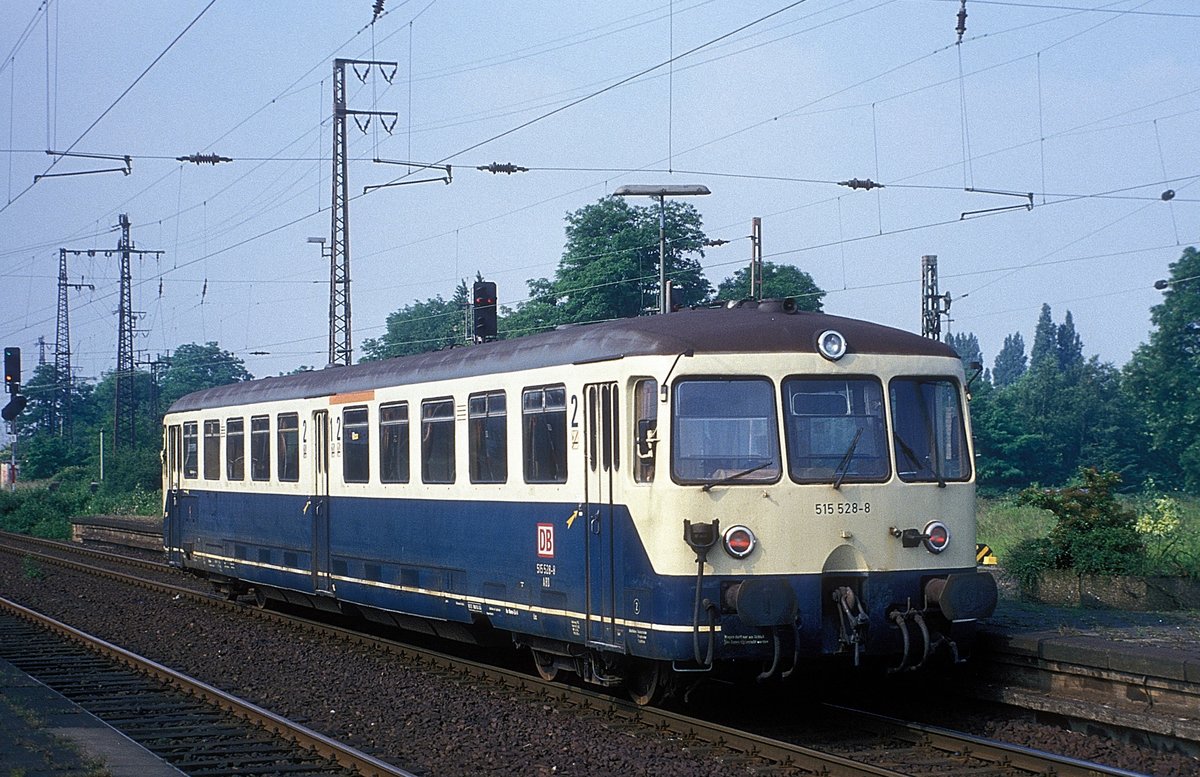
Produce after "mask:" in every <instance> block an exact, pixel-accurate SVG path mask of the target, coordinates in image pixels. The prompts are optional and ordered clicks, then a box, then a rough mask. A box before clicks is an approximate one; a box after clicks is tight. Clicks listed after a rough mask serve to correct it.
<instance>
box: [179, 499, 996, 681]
mask: <svg viewBox="0 0 1200 777" xmlns="http://www.w3.org/2000/svg"><path fill="white" fill-rule="evenodd" d="M168 505H169V507H168V511H167V518H166V523H165V532H166V544H167V547H168V549H169V550H170V552H171V557H172V561H173V562H174V563H177V564H180V565H182V566H184V567H186V568H189V569H194V570H197V571H202V572H204V573H207V574H209V575H212V576H216V577H217V578H219V579H229V580H236V581H240V582H243V583H245V584H248V585H250V586H256V587H265V588H268V589H275V590H278V591H280V592H291V593H294V594H297V595H300V596H305V597H313V598H314V599H318V600H322V601H325V602H329V603H336V605H337V606H345V605H354V606H356V607H359V608H367V609H368V610H372V611H379V612H385V613H398V614H403V615H407V616H414V617H416V618H421V619H425V620H427V621H430V622H433V623H435V624H436V623H442V624H446V625H450V624H464V625H468V626H475V627H484V628H491V629H498V630H502V631H504V632H508V633H511V634H512V635H513V636H514V638H515V639H517V640H518V641H525V640H526V639H543V640H552V641H554V642H556V643H560V644H562V643H568V644H572V645H579V646H584V647H591V648H595V649H599V650H602V651H606V652H611V653H617V654H626V655H631V656H637V657H641V658H649V659H658V660H667V661H674V662H679V663H681V664H686V663H688V662H693V661H694V659H695V657H696V652H697V650H696V649H697V647H699V648H700V652H701V653H707V652H708V651H709V649H710V628H709V626H710V623H711V624H712V625H714V626H715V627H716V628H715V629H714V630H713V631H712V636H711V650H712V652H713V655H714V657H715V659H716V660H719V661H725V660H751V659H753V660H768V661H769V660H771V659H772V656H773V654H775V653H777V652H778V650H779V645H780V644H782V645H783V648H784V650H785V651H786V652H787V653H788V655H789V657H790V656H791V655H793V654H794V655H796V656H801V657H811V656H815V655H827V654H834V653H839V652H846V651H847V650H848V649H849V645H848V643H847V630H846V625H845V622H844V617H843V615H842V614H841V613H840V612H839V611H838V607H837V606H835V605H834V604H833V603H832V597H831V592H832V591H833V590H835V589H837V588H838V587H841V586H850V587H852V588H853V589H854V590H855V591H856V593H857V595H858V599H859V601H860V602H861V603H862V604H863V610H862V612H863V613H864V614H865V617H866V623H863V624H860V634H859V635H858V637H856V638H855V641H856V642H857V643H858V651H859V652H860V653H861V654H863V655H871V654H878V655H884V654H894V653H896V652H897V651H899V650H900V649H901V641H902V636H901V634H900V632H899V630H898V629H897V628H896V627H895V625H894V624H893V623H892V621H891V619H890V616H891V613H892V612H893V611H894V610H895V609H896V608H898V607H904V606H908V605H911V604H914V603H916V604H919V603H920V602H921V601H922V591H923V586H924V583H925V581H926V580H927V579H929V578H930V577H944V576H946V575H947V574H948V573H949V572H971V573H974V569H973V568H972V569H969V570H936V571H931V570H912V571H896V572H887V573H871V574H870V575H867V574H862V575H858V574H840V575H837V576H826V575H822V574H819V573H818V574H795V575H788V576H781V577H773V578H755V579H756V580H760V581H762V580H767V581H769V583H768V584H769V585H773V586H775V592H777V593H778V592H782V593H784V594H785V595H786V592H787V591H790V592H791V593H790V595H791V596H792V597H794V617H791V618H789V619H788V622H787V623H786V624H785V623H776V624H767V625H754V624H753V623H748V622H747V620H748V619H747V618H745V617H743V616H742V615H741V614H739V613H738V612H737V611H736V608H735V607H733V606H732V605H731V604H730V602H729V600H730V595H729V589H730V587H731V586H733V585H736V583H738V582H740V581H741V578H728V577H714V576H707V575H706V576H704V577H703V578H702V579H701V580H700V581H699V585H700V593H699V600H700V601H701V606H700V607H697V595H696V590H697V578H696V577H695V576H662V575H658V574H656V573H654V571H653V570H652V568H651V565H650V561H649V559H648V557H647V555H646V553H645V550H644V548H643V547H642V545H641V543H640V541H639V536H638V534H637V532H636V531H635V529H634V527H633V523H632V520H631V518H630V516H629V513H628V511H627V510H626V509H624V508H622V507H620V506H613V507H611V508H610V509H611V513H606V514H605V515H604V516H603V517H604V521H603V523H601V522H600V521H599V520H593V521H587V520H585V519H584V518H583V517H581V515H576V510H577V508H579V507H580V506H579V505H577V504H566V503H564V504H518V503H508V502H466V501H443V500H385V499H365V498H334V499H332V500H326V501H324V502H322V501H321V500H312V499H309V498H307V497H304V496H294V497H289V496H279V495H261V494H233V493H228V492H203V491H191V492H172V494H171V495H169V498H168ZM585 514H592V513H591V512H590V511H586V512H585ZM547 527H549V528H547ZM680 545H681V547H682V546H683V541H682V539H681V540H680ZM714 552H717V551H714ZM751 620H752V619H751Z"/></svg>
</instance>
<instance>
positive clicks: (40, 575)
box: [21, 556, 46, 580]
mask: <svg viewBox="0 0 1200 777" xmlns="http://www.w3.org/2000/svg"><path fill="white" fill-rule="evenodd" d="M21 577H23V578H25V579H26V580H44V579H45V577H46V571H45V570H44V569H42V565H41V564H39V563H37V562H36V561H34V560H33V558H32V557H31V556H22V557H21Z"/></svg>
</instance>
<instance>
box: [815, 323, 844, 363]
mask: <svg viewBox="0 0 1200 777" xmlns="http://www.w3.org/2000/svg"><path fill="white" fill-rule="evenodd" d="M817 350H818V351H819V352H820V353H821V355H822V356H824V357H825V358H826V359H828V360H829V361H831V362H835V361H837V360H838V359H840V358H842V357H843V356H845V355H846V338H845V337H844V336H843V335H842V333H841V332H839V331H837V330H836V329H826V330H825V331H824V332H822V333H821V334H819V335H817Z"/></svg>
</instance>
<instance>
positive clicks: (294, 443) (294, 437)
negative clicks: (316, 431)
mask: <svg viewBox="0 0 1200 777" xmlns="http://www.w3.org/2000/svg"><path fill="white" fill-rule="evenodd" d="M275 420H276V423H277V424H278V425H279V426H278V429H279V433H278V437H279V480H280V481H281V482H286V483H295V482H296V481H297V480H299V479H300V416H299V415H298V414H296V413H280V414H279V415H278V416H277V417H276V419H275Z"/></svg>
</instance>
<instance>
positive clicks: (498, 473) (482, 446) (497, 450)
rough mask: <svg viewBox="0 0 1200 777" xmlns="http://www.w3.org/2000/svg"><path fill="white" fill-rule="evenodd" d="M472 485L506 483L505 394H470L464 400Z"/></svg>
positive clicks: (498, 392)
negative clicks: (465, 401) (466, 407)
mask: <svg viewBox="0 0 1200 777" xmlns="http://www.w3.org/2000/svg"><path fill="white" fill-rule="evenodd" d="M467 406H468V412H467V431H468V439H469V441H470V443H469V450H468V456H469V458H470V465H471V482H472V483H504V482H505V481H507V480H508V432H507V428H506V422H507V414H506V410H505V402H504V392H503V391H489V392H487V393H484V394H472V395H471V396H470V398H469V399H468V400H467Z"/></svg>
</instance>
